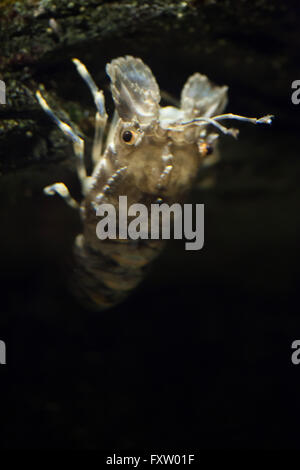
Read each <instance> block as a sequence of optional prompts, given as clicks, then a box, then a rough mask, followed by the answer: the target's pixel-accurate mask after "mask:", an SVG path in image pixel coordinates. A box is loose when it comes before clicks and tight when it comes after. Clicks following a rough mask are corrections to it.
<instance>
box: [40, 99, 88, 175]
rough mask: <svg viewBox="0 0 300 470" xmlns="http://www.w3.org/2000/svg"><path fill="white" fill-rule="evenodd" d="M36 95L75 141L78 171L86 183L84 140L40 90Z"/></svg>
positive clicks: (57, 123)
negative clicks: (53, 107) (59, 114)
mask: <svg viewBox="0 0 300 470" xmlns="http://www.w3.org/2000/svg"><path fill="white" fill-rule="evenodd" d="M36 97H37V99H38V102H39V103H40V105H41V107H42V108H43V110H44V111H45V113H46V114H48V116H49V117H50V118H51V119H52V121H54V122H55V124H56V125H57V126H58V127H59V128H60V130H61V131H62V132H63V133H64V134H65V136H67V137H68V139H70V140H71V141H72V142H73V149H74V153H75V156H76V157H77V172H78V176H79V178H80V181H81V182H82V184H84V183H85V180H86V179H87V175H86V169H85V165H84V140H83V139H82V138H81V137H79V135H77V134H76V133H75V131H74V130H73V129H72V127H71V126H69V124H67V123H66V122H63V121H61V120H60V119H59V118H58V117H57V116H56V114H55V113H54V111H52V109H51V108H50V106H49V105H48V103H47V101H46V100H45V98H44V97H43V96H42V94H41V92H40V91H39V90H38V91H37V92H36Z"/></svg>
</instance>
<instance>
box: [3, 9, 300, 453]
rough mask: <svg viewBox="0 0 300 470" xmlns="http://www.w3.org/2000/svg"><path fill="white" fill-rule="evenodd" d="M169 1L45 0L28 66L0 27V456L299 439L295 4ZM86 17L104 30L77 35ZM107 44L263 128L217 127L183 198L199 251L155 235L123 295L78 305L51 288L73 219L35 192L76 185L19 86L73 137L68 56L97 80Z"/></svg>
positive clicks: (79, 99) (87, 28)
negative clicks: (212, 156)
mask: <svg viewBox="0 0 300 470" xmlns="http://www.w3.org/2000/svg"><path fill="white" fill-rule="evenodd" d="M25 3H26V2H25ZM27 3H28V4H29V6H30V8H32V11H33V9H36V8H37V2H27ZM131 3H132V2H127V3H126V5H131ZM185 3H186V6H182V5H183V2H173V3H172V5H173V6H172V5H171V4H169V2H164V3H160V2H153V5H150V4H146V3H144V2H135V4H132V7H131V8H129V7H128V6H125V4H122V2H121V3H120V5H119V6H116V4H115V3H114V2H93V3H92V2H87V4H88V6H87V12H86V13H84V12H83V13H80V14H79V8H80V2H79V1H78V2H74V5H75V6H74V7H73V9H72V8H71V10H70V12H69V13H68V10H67V7H66V6H65V5H66V3H65V2H61V5H62V6H61V7H57V8H62V10H61V11H60V10H59V11H57V9H56V13H55V15H56V16H55V17H56V18H57V21H58V22H59V24H60V25H61V28H62V31H61V35H62V36H61V37H60V38H56V37H54V38H53V44H52V43H51V44H50V45H49V44H48V43H47V41H46V39H45V40H44V42H43V37H42V36H41V37H42V39H41V37H40V38H39V40H40V48H41V49H40V51H38V53H37V54H36V56H35V57H34V59H32V60H31V62H30V61H29V63H28V61H27V62H26V60H25V63H24V59H22V60H23V62H22V60H21V59H18V58H16V57H14V56H13V53H14V51H13V50H12V49H13V47H16V50H17V47H18V42H16V43H15V45H14V44H13V43H12V40H11V41H9V34H11V35H12V36H11V38H13V39H14V40H16V41H17V39H16V38H17V37H18V35H17V34H13V33H15V31H13V32H11V28H14V26H16V27H17V23H16V22H17V21H19V17H22V15H23V12H22V11H20V12H17V14H16V15H14V16H13V17H12V18H13V21H14V22H15V23H13V24H12V25H11V24H10V25H8V20H7V23H5V27H6V28H7V29H6V32H7V36H5V38H6V39H7V43H5V45H4V48H3V50H4V53H3V56H2V72H3V71H5V73H6V74H5V73H4V72H3V74H4V75H3V76H4V77H5V80H6V83H7V84H9V87H10V88H13V85H12V84H11V82H10V80H12V78H11V77H12V76H13V77H14V79H15V80H16V81H17V85H16V83H15V84H14V87H15V90H17V91H16V97H15V96H14V97H13V98H12V99H11V101H9V103H8V104H7V106H6V107H1V113H2V115H0V118H1V120H2V121H1V122H2V124H1V125H2V126H3V127H2V128H1V129H2V133H0V137H1V139H0V144H1V151H2V156H1V171H2V176H1V180H0V181H1V185H0V194H1V197H0V209H1V212H0V220H1V232H0V260H1V272H0V289H1V290H0V293H1V307H0V310H1V316H0V339H2V340H4V341H5V342H6V345H7V365H5V366H4V365H1V366H0V380H1V383H0V387H1V392H2V394H1V402H0V411H1V419H0V431H1V441H0V442H1V447H2V448H13V449H16V448H34V449H35V448H78V449H90V448H93V449H100V450H105V449H111V450H113V451H116V452H117V451H118V450H127V449H131V450H132V449H143V450H149V451H151V450H152V449H158V448H160V449H162V450H164V449H173V450H176V451H179V450H192V451H196V450H201V449H207V448H208V449H211V448H212V449H222V448H226V449H227V448H229V449H239V448H251V449H252V448H264V449H275V448H299V419H300V409H299V385H300V382H299V378H300V365H299V366H295V365H293V364H292V362H291V354H292V349H291V344H292V342H293V341H294V340H295V339H300V317H299V295H298V290H299V274H300V269H299V259H300V256H299V246H298V243H299V242H298V234H299V229H300V216H299V204H300V189H299V177H300V161H299V143H298V140H299V137H298V136H299V113H300V107H297V106H295V105H293V104H292V102H291V93H292V90H291V83H292V81H294V80H296V79H300V76H299V74H300V71H299V61H298V56H299V54H298V52H299V42H300V39H299V20H300V16H299V12H298V9H297V7H296V2H292V1H288V2H284V5H281V4H280V3H283V2H275V1H269V2H264V1H260V2H258V1H253V2H250V1H249V2H248V1H246V2H242V1H240V2H238V1H226V2H217V1H216V2H205V1H203V2H201V1H199V2H185ZM48 4H49V5H50V7H49V8H50V9H49V10H46V12H44V13H42V14H41V15H40V16H39V15H37V17H34V16H33V14H32V18H31V17H30V14H31V13H30V12H31V10H30V9H29V10H28V11H29V13H27V14H28V15H29V19H28V18H27V17H26V16H25V20H26V21H27V22H26V21H25V26H24V24H23V23H22V24H21V26H22V27H20V28H21V29H19V30H18V31H19V37H20V36H21V38H23V41H25V42H26V38H27V37H28V36H29V33H30V28H33V27H34V28H40V30H41V31H44V29H45V28H46V27H47V24H48V21H49V18H51V17H53V15H54V13H53V11H52V10H51V8H52V7H51V5H52V6H53V5H54V2H48ZM134 5H135V6H134ZM100 7H101V8H102V11H98V10H97V8H100ZM6 8H8V7H6ZM63 8H65V10H64V9H63ZM76 8H77V9H76ZM104 8H105V15H106V16H105V18H104V19H103V9H104ZM94 11H95V14H93V12H94ZM91 12H92V13H91ZM8 14H11V11H10V10H9V11H7V12H6V15H8ZM97 14H98V15H99V18H101V21H103V22H104V23H101V27H99V29H97V28H96V29H93V28H94V23H93V22H92V20H91V18H94V17H95V16H96V17H97ZM110 14H111V15H112V17H110V16H109V15H110ZM180 14H181V16H180ZM18 15H19V16H18ZM68 15H69V16H68ZM80 15H83V19H82V16H80ZM85 15H86V16H85ZM89 15H90V16H89ZM4 18H5V16H4ZM30 18H31V22H30ZM33 18H35V19H33ZM73 20H74V24H75V25H76V28H77V30H76V34H78V37H77V36H76V34H75V33H74V32H73V29H72V28H73V23H72V21H73ZM79 20H80V21H79ZM2 21H3V20H2ZM99 22H100V20H99ZM105 22H106V23H105ZM33 25H34V26H33ZM105 26H106V29H105ZM97 27H98V26H97ZM22 28H23V29H22ZM2 31H4V30H2ZM69 31H72V32H73V34H74V35H75V36H74V37H75V39H74V40H73V36H72V35H71V33H69ZM38 32H39V31H37V33H38ZM80 32H82V35H80V34H79V33H80ZM83 33H84V34H83ZM2 34H3V33H2ZM41 34H42V33H41ZM50 36H51V35H50ZM70 37H71V39H70ZM83 38H84V39H83ZM35 41H37V37H35V38H31V39H30V38H29V39H28V44H29V46H28V47H29V49H30V44H31V43H34V42H35ZM44 44H47V47H46V46H45V50H43V45H44ZM26 47H27V46H26ZM125 53H130V54H132V55H135V56H139V57H141V58H142V59H143V60H144V61H145V62H146V63H147V64H148V65H150V67H151V69H152V71H153V73H154V75H155V76H156V78H157V80H158V83H159V84H160V87H161V88H162V89H164V90H166V91H168V92H170V93H172V94H173V95H176V96H179V93H180V90H181V88H182V86H183V84H184V82H185V80H186V78H187V77H188V76H189V75H190V74H191V73H193V72H195V71H200V72H202V73H204V74H207V75H208V77H209V78H211V79H212V80H214V81H215V82H216V83H218V84H227V85H228V86H229V105H228V107H227V109H228V112H233V113H241V114H243V115H250V116H262V115H264V114H268V113H272V114H275V120H274V123H273V124H272V126H271V127H268V126H259V127H258V126H252V125H250V124H243V123H241V124H239V125H238V127H239V128H240V136H239V139H238V140H237V141H235V140H234V139H232V138H230V137H221V139H220V140H221V154H222V160H221V162H220V163H219V164H218V165H217V166H216V168H215V169H214V170H213V171H212V172H209V173H208V174H207V175H206V174H203V180H202V183H203V184H202V186H201V187H200V188H195V189H194V191H193V193H192V194H191V201H192V202H194V203H197V202H198V203H204V204H205V246H204V248H203V249H202V250H200V251H199V252H188V251H185V250H184V242H175V241H171V242H170V243H169V244H168V246H167V248H166V250H165V252H164V253H163V255H162V256H161V257H160V258H159V259H158V260H157V261H156V262H155V263H154V265H153V268H152V271H151V273H150V275H149V276H148V277H147V278H146V279H145V281H144V282H143V284H142V285H141V287H140V288H139V289H138V290H137V291H135V292H134V293H133V294H132V296H131V297H130V298H129V299H128V300H127V301H126V302H124V303H123V304H122V305H120V306H119V307H117V308H114V309H112V310H110V311H107V312H105V313H100V314H95V313H91V312H89V311H87V310H85V309H83V308H82V307H80V306H79V305H78V304H77V303H76V301H75V300H74V299H73V298H72V297H71V296H70V295H69V293H68V291H67V290H66V288H65V284H66V282H65V281H66V276H67V270H66V266H67V264H68V259H69V256H70V253H71V249H72V243H73V239H74V237H75V235H76V233H78V232H79V231H80V223H79V219H78V217H77V216H76V214H74V213H73V212H72V210H71V209H70V208H68V207H67V206H65V204H64V203H63V201H61V200H60V199H59V198H46V197H45V196H44V195H43V193H42V188H43V186H44V185H46V184H50V183H51V182H54V181H59V180H63V181H65V182H66V183H67V184H68V185H71V187H73V193H74V194H75V195H76V191H77V192H78V181H76V178H75V173H74V168H73V166H72V160H71V157H70V155H71V153H70V148H69V147H70V146H69V144H68V142H67V143H66V142H65V141H64V139H62V138H61V136H60V134H59V132H58V131H56V129H55V128H53V126H51V124H50V123H49V122H48V121H47V119H45V118H44V116H42V113H41V112H40V110H39V108H38V106H37V105H36V103H35V102H34V99H33V97H32V95H30V93H33V91H34V90H35V89H36V87H37V84H38V83H44V84H45V86H46V89H47V90H48V91H49V92H50V97H52V98H53V99H54V100H56V101H57V102H60V104H61V105H62V106H63V107H64V109H66V110H68V111H69V112H70V114H71V115H72V117H73V118H74V120H75V122H77V124H82V126H83V128H84V131H85V132H86V133H87V134H89V132H90V129H89V126H88V124H87V121H88V119H86V116H85V118H83V117H82V115H83V113H84V111H85V110H86V111H88V117H90V116H91V118H92V116H93V113H94V110H93V107H92V103H91V99H90V96H89V94H88V92H87V90H86V87H85V86H84V84H83V82H82V81H81V80H80V78H79V77H78V76H77V75H76V72H75V70H74V68H73V66H72V65H70V61H69V59H70V57H73V56H76V57H78V58H80V59H82V60H83V61H84V62H85V63H86V65H88V67H89V69H90V71H91V73H92V74H93V76H94V77H95V79H96V81H97V83H98V84H99V85H100V86H103V87H104V89H105V90H107V85H108V80H107V78H105V73H104V66H105V63H107V62H109V61H110V60H111V59H112V58H114V57H118V56H121V55H123V54H125ZM4 57H5V60H4V59H3V58H4ZM13 57H14V59H15V61H12V58H13ZM16 60H17V62H16ZM18 60H19V61H18ZM9 61H11V62H12V63H10V62H9ZM0 64H1V62H0ZM3 64H4V65H3ZM22 77H23V79H22ZM18 80H19V82H18ZM18 86H20V87H21V86H22V87H23V86H26V87H27V95H26V99H25V98H23V94H22V93H21V91H22V90H23V88H22V90H21V88H20V90H21V91H20V93H19V91H18V90H19V88H18ZM18 93H19V94H18ZM107 97H108V94H107ZM18 99H19V101H20V102H21V105H20V106H19V102H18ZM22 100H23V101H22ZM26 100H27V101H26ZM299 106H300V105H299ZM108 107H109V109H110V110H111V102H110V101H109V98H108ZM4 108H5V109H4ZM80 110H81V111H80ZM5 113H6V114H5ZM80 113H81V114H80ZM12 119H15V120H16V122H17V125H14V124H13V123H12V122H11V120H12ZM28 132H29V133H30V132H32V135H31V136H30V134H28ZM26 133H27V134H26ZM206 176H207V177H209V178H210V181H214V183H213V184H210V185H204V180H205V177H206ZM206 181H207V179H206Z"/></svg>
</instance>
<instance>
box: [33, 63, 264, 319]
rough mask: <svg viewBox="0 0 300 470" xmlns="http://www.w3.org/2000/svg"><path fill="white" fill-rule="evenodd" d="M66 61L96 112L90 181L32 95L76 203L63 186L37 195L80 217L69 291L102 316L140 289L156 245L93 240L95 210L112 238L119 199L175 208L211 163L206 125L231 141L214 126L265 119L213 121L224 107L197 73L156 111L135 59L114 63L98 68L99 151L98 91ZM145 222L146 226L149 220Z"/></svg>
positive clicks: (70, 133) (78, 146) (212, 139)
mask: <svg viewBox="0 0 300 470" xmlns="http://www.w3.org/2000/svg"><path fill="white" fill-rule="evenodd" d="M73 62H74V63H75V65H76V67H77V70H78V72H79V74H80V75H81V76H82V78H83V79H84V80H85V82H86V83H87V85H88V86H89V88H90V90H91V92H92V94H93V97H94V102H95V105H96V108H97V112H96V116H95V138H94V144H93V150H92V160H93V163H94V170H93V173H92V175H91V176H88V175H87V173H86V169H85V165H84V158H83V156H84V141H83V139H81V138H80V137H79V135H77V134H76V133H75V131H74V130H73V129H72V127H71V126H69V125H68V124H66V123H64V122H62V121H60V119H59V118H58V117H57V116H56V115H55V114H54V112H53V111H52V110H51V109H50V108H49V106H48V104H47V102H46V101H45V99H44V98H43V97H42V95H41V94H40V92H37V98H38V100H39V102H40V104H41V106H42V107H43V109H44V110H45V111H46V112H47V113H48V114H49V116H50V117H51V118H52V119H53V120H54V121H55V123H56V124H57V125H58V126H59V127H60V128H61V130H62V131H63V132H64V133H65V134H66V136H67V137H69V138H70V139H71V140H72V142H73V148H74V153H75V155H76V157H77V169H78V175H79V178H80V180H81V183H82V193H83V199H82V201H81V203H80V205H78V204H77V202H76V201H74V200H73V199H72V198H71V196H70V194H69V192H68V189H67V188H66V186H65V185H64V184H63V183H56V184H54V185H51V186H48V187H47V188H45V192H46V193H47V194H54V193H58V194H60V195H61V196H63V197H64V198H65V199H66V200H67V202H68V203H69V204H70V205H71V206H72V207H75V208H77V209H79V210H80V214H81V218H82V226H83V232H82V234H80V235H78V236H77V238H76V242H75V258H76V263H75V268H74V272H73V276H72V287H73V290H74V292H75V294H76V295H77V296H78V297H79V298H80V299H81V301H83V302H84V303H85V304H86V305H88V306H89V307H90V308H93V309H96V310H102V309H105V308H109V307H111V306H113V305H115V304H117V303H119V302H121V301H122V300H123V299H124V298H126V297H127V295H128V294H129V293H130V292H131V291H132V290H133V289H134V288H135V287H136V286H137V285H138V284H139V283H140V282H141V280H142V279H143V278H144V276H145V272H146V271H147V268H148V266H149V265H150V264H151V262H152V261H153V260H154V259H155V258H156V257H157V256H158V255H159V253H160V252H161V251H162V249H163V247H164V241H163V240H161V239H151V237H150V235H149V237H144V238H143V237H141V238H140V239H134V240H132V239H130V238H126V237H120V236H116V237H113V238H107V239H101V240H100V239H99V237H98V234H97V224H98V222H99V216H98V210H99V207H100V206H101V205H106V204H109V205H111V206H112V207H113V208H114V209H115V214H116V221H117V227H116V228H117V233H119V231H118V229H119V223H120V222H119V221H120V217H121V208H120V196H126V198H127V204H128V206H129V205H134V204H143V205H144V206H145V207H147V208H149V209H150V208H151V207H152V205H153V204H154V205H155V204H161V203H163V204H168V205H172V204H174V203H182V202H183V201H184V198H185V197H186V195H187V193H188V192H189V191H190V190H191V188H192V187H193V185H194V183H195V181H196V180H197V176H198V173H199V170H200V168H201V167H202V166H203V165H206V164H209V162H212V161H214V160H215V155H216V142H217V138H218V134H216V133H213V132H211V131H209V128H210V126H211V125H212V126H214V127H215V128H217V129H218V130H219V131H221V132H223V133H225V134H230V135H233V136H236V135H237V131H236V130H235V129H227V128H226V127H224V126H223V125H221V124H220V123H219V121H220V120H222V119H239V120H246V121H250V122H254V123H256V122H265V123H266V122H270V121H271V116H266V117H264V118H261V119H255V118H245V117H242V116H236V115H232V114H227V115H222V114H219V113H221V112H222V111H223V109H224V107H225V106H226V104H227V87H226V86H222V87H218V86H214V85H213V84H212V83H211V82H210V81H209V80H208V78H207V77H206V76H204V75H201V74H199V73H196V74H194V75H192V76H191V77H190V78H189V79H188V80H187V82H186V84H185V86H184V87H183V90H182V94H181V102H180V107H178V108H177V107H173V106H167V107H160V105H159V102H160V91H159V87H158V85H157V83H156V80H155V78H154V76H153V74H152V72H151V70H150V69H149V67H147V66H146V65H145V64H144V63H143V62H142V60H141V59H137V58H134V57H131V56H126V57H120V58H118V59H115V60H113V61H112V62H111V63H110V64H108V65H107V67H106V70H107V73H108V75H109V77H110V79H111V91H112V96H113V100H114V103H115V114H114V116H113V119H112V121H111V124H110V128H109V131H108V134H107V138H106V142H105V145H104V146H103V141H104V129H105V127H106V124H107V114H106V111H105V105H104V95H103V92H102V91H100V90H99V89H98V88H97V86H96V84H95V83H94V81H93V79H92V77H91V76H90V74H89V72H88V71H87V69H86V68H85V66H84V65H83V64H82V63H81V62H80V61H79V60H77V59H73ZM103 148H104V151H103V150H102V149H103ZM150 213H151V211H149V214H150ZM148 222H149V227H150V225H151V217H150V215H149V221H148ZM147 226H148V225H147Z"/></svg>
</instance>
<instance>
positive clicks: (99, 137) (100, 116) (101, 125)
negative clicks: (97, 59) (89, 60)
mask: <svg viewBox="0 0 300 470" xmlns="http://www.w3.org/2000/svg"><path fill="white" fill-rule="evenodd" d="M72 61H73V63H74V64H75V66H76V69H77V71H78V73H79V75H80V76H81V77H82V78H83V80H84V81H85V83H86V84H87V86H88V87H89V89H90V91H91V93H92V95H93V98H94V102H95V105H96V108H97V112H96V115H95V135H94V142H93V149H92V161H93V165H94V166H95V165H96V164H97V162H98V161H99V158H100V156H101V154H102V147H103V137H104V130H105V126H106V122H107V114H106V111H105V103H104V94H103V91H102V90H99V88H98V87H97V85H96V83H95V82H94V80H93V79H92V77H91V75H90V73H89V72H88V70H87V68H86V66H85V65H84V64H83V63H82V62H80V60H78V59H72Z"/></svg>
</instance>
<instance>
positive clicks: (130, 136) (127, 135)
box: [122, 131, 134, 144]
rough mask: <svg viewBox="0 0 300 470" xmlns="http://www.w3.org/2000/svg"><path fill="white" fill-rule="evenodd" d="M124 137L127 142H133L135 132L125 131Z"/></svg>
mask: <svg viewBox="0 0 300 470" xmlns="http://www.w3.org/2000/svg"><path fill="white" fill-rule="evenodd" d="M122 139H123V140H124V142H126V144H132V143H133V141H134V134H133V132H131V131H124V132H123V134H122Z"/></svg>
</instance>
